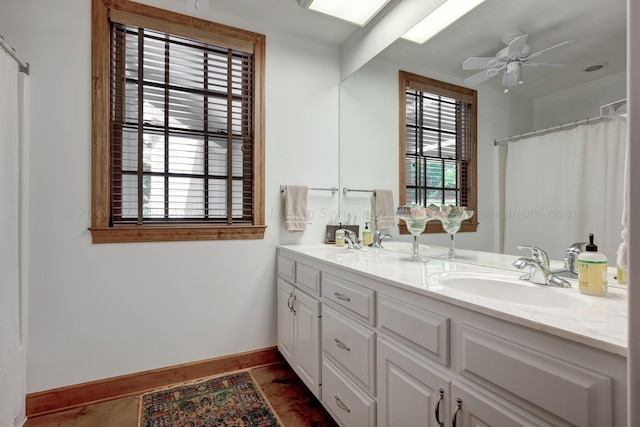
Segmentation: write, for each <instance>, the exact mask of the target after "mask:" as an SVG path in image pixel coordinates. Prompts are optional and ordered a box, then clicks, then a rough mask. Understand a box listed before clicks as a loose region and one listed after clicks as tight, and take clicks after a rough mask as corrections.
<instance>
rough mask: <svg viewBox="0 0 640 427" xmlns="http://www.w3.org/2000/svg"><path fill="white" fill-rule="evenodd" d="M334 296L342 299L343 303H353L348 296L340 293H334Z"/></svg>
mask: <svg viewBox="0 0 640 427" xmlns="http://www.w3.org/2000/svg"><path fill="white" fill-rule="evenodd" d="M333 295H335V297H336V298H338V299H341V300H342V301H347V302H349V301H351V298H349V297H348V296H346V295H344V294H341V293H340V292H334V293H333Z"/></svg>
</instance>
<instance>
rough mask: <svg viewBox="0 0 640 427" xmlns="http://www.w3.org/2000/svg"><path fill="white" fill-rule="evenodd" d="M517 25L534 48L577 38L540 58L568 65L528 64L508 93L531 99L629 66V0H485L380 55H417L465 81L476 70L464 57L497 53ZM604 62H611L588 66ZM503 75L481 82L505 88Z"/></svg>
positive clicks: (426, 63)
mask: <svg viewBox="0 0 640 427" xmlns="http://www.w3.org/2000/svg"><path fill="white" fill-rule="evenodd" d="M514 30H523V31H524V32H525V33H527V34H529V38H528V42H527V43H528V44H529V45H530V47H531V52H537V51H539V50H542V49H546V48H547V47H550V46H554V45H556V44H558V43H561V42H564V41H566V40H575V41H574V42H572V43H569V44H567V45H564V46H561V47H558V48H555V49H552V50H549V51H547V52H545V53H543V54H542V55H541V56H539V57H538V58H536V61H540V62H550V63H560V64H564V65H565V67H563V68H541V67H537V68H532V67H526V68H525V69H524V71H523V80H524V85H522V86H517V87H514V88H511V89H510V90H509V93H513V94H518V95H519V96H523V97H527V98H531V99H533V98H537V97H540V96H544V95H547V94H550V93H553V92H556V91H558V90H562V89H567V88H570V87H573V86H577V85H579V84H583V83H587V82H589V81H592V80H597V79H600V78H603V77H605V76H608V75H612V74H616V73H620V72H623V71H625V70H626V0H535V1H532V0H487V1H486V2H485V3H483V4H481V5H480V6H478V7H477V8H476V9H474V10H473V11H471V12H470V13H469V14H467V15H465V16H464V17H462V18H461V19H459V20H458V21H457V22H455V23H454V24H452V25H451V26H450V27H449V28H447V29H445V30H444V31H443V32H441V33H440V34H438V35H437V36H436V37H434V38H432V39H431V40H429V41H427V42H426V43H425V44H424V45H422V46H421V45H417V44H415V43H412V42H409V41H406V40H398V41H396V42H395V43H394V44H393V45H391V46H390V47H389V48H387V49H386V50H385V51H384V52H383V53H382V55H384V56H385V57H386V58H387V59H388V60H401V59H404V60H406V59H407V58H413V60H414V61H415V63H417V64H420V63H422V64H423V65H424V66H425V68H426V69H437V71H438V72H439V73H442V74H445V75H448V76H451V77H452V78H454V79H459V80H462V79H464V78H466V77H469V76H471V75H473V74H474V73H476V72H477V71H473V70H467V71H465V70H463V69H462V63H463V62H464V60H465V59H466V58H468V57H470V56H488V57H491V56H495V54H496V53H497V52H498V51H499V50H500V49H502V48H504V47H505V46H506V45H505V44H504V43H503V42H502V37H503V35H505V34H507V33H509V32H512V31H514ZM601 62H607V63H608V65H607V66H606V67H605V68H603V69H601V70H599V71H595V72H590V73H589V72H585V71H584V69H585V68H586V67H588V66H590V65H593V64H596V63H601ZM501 77H502V73H500V74H498V75H497V76H495V77H493V78H491V79H490V80H488V81H487V82H485V83H483V84H482V85H486V86H491V87H495V88H498V89H501V88H502V78H501Z"/></svg>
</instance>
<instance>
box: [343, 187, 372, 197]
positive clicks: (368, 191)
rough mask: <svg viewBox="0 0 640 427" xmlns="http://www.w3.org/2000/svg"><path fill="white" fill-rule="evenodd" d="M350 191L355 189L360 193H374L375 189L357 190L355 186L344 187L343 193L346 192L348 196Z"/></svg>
mask: <svg viewBox="0 0 640 427" xmlns="http://www.w3.org/2000/svg"><path fill="white" fill-rule="evenodd" d="M349 191H355V192H358V193H373V190H356V189H354V188H347V187H344V188H343V189H342V194H344V195H345V196H346V195H347V193H348V192H349Z"/></svg>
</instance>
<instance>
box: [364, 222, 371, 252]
mask: <svg viewBox="0 0 640 427" xmlns="http://www.w3.org/2000/svg"><path fill="white" fill-rule="evenodd" d="M371 242H372V240H371V230H370V229H369V223H368V222H365V225H364V230H362V244H363V245H364V246H369V245H370V244H371Z"/></svg>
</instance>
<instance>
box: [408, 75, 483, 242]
mask: <svg viewBox="0 0 640 427" xmlns="http://www.w3.org/2000/svg"><path fill="white" fill-rule="evenodd" d="M399 81H400V87H399V95H400V102H399V106H400V138H399V141H400V176H399V178H400V180H399V182H400V191H399V194H400V204H401V205H402V204H410V203H417V204H420V205H422V206H428V205H430V204H434V205H436V206H441V205H443V204H450V205H456V206H461V207H466V208H468V209H470V210H477V209H476V208H477V180H476V176H477V174H476V142H477V123H478V121H477V111H478V108H477V104H478V103H477V100H478V95H477V92H476V91H475V90H473V89H468V88H465V87H461V86H456V85H453V84H450V83H446V82H442V81H438V80H434V79H430V78H428V77H424V76H420V75H417V74H412V73H408V72H406V71H400V78H399ZM477 226H478V223H477V220H476V217H475V216H474V217H472V218H471V219H470V220H468V221H465V222H464V223H463V225H462V228H461V229H460V231H476V228H477ZM405 231H406V230H403V229H402V228H401V232H403V233H404V232H405ZM425 232H428V233H441V232H443V230H442V227H441V226H440V224H439V223H436V222H430V223H427V229H426V231H425Z"/></svg>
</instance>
